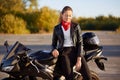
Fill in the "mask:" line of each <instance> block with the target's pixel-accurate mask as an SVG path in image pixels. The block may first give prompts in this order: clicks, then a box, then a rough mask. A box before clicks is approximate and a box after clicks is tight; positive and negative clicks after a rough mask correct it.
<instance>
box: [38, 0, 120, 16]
mask: <svg viewBox="0 0 120 80" xmlns="http://www.w3.org/2000/svg"><path fill="white" fill-rule="evenodd" d="M38 6H39V8H41V7H43V6H48V7H50V8H51V9H55V10H59V11H61V10H62V9H63V7H64V6H70V7H72V9H73V15H74V16H75V17H97V16H101V15H103V16H108V15H113V16H116V17H120V0H38Z"/></svg>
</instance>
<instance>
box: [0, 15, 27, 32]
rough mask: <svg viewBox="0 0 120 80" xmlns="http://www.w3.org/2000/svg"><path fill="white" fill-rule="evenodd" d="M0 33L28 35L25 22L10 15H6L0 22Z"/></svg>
mask: <svg viewBox="0 0 120 80" xmlns="http://www.w3.org/2000/svg"><path fill="white" fill-rule="evenodd" d="M0 33H12V34H24V33H29V31H28V30H27V29H26V22H25V21H24V20H23V19H21V18H18V17H16V16H14V15H12V14H6V15H5V16H3V18H2V19H1V20H0Z"/></svg>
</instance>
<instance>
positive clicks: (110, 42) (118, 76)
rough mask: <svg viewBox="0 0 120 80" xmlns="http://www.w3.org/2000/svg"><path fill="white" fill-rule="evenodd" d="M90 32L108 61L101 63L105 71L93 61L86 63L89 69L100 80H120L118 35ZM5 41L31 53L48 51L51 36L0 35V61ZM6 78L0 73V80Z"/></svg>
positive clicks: (119, 40)
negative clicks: (94, 35) (21, 45)
mask: <svg viewBox="0 0 120 80" xmlns="http://www.w3.org/2000/svg"><path fill="white" fill-rule="evenodd" d="M84 32H87V31H84ZM84 32H83V33H84ZM92 32H94V33H96V34H97V36H98V37H99V39H100V45H101V46H103V55H104V56H106V57H107V58H108V61H103V62H104V63H105V68H106V70H105V71H101V70H100V69H98V68H97V66H96V64H95V63H94V62H93V61H90V62H89V63H88V65H89V67H90V69H91V70H94V71H95V72H96V73H98V75H99V76H100V80H120V34H118V33H115V32H112V31H92ZM6 40H7V41H8V42H9V44H10V46H11V45H13V44H14V43H15V42H16V41H19V42H21V43H22V44H24V45H26V46H27V47H28V48H30V49H32V50H33V51H37V50H50V49H51V46H50V45H51V40H52V34H26V35H12V34H0V61H1V59H2V57H3V54H5V53H6V51H5V47H4V46H3V44H4V41H6ZM6 76H8V75H7V74H6V73H2V72H0V79H1V78H3V77H6Z"/></svg>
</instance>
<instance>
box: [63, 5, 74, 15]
mask: <svg viewBox="0 0 120 80" xmlns="http://www.w3.org/2000/svg"><path fill="white" fill-rule="evenodd" d="M67 10H71V11H73V10H72V8H71V7H70V6H65V7H64V8H63V9H62V11H61V13H62V14H63V13H64V12H65V11H67Z"/></svg>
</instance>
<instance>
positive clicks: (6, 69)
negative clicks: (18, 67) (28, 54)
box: [2, 66, 14, 72]
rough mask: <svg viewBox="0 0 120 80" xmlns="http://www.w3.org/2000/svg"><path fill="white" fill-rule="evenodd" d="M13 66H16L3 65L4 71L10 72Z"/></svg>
mask: <svg viewBox="0 0 120 80" xmlns="http://www.w3.org/2000/svg"><path fill="white" fill-rule="evenodd" d="M13 68H14V66H7V67H3V68H2V71H6V72H10V71H11V70H12V69H13Z"/></svg>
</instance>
